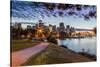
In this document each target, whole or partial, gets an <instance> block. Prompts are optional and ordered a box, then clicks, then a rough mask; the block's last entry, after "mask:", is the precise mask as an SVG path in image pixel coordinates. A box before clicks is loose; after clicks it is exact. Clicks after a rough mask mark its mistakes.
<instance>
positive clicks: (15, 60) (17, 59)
mask: <svg viewBox="0 0 100 67" xmlns="http://www.w3.org/2000/svg"><path fill="white" fill-rule="evenodd" d="M48 44H49V43H40V44H37V45H36V46H34V47H31V48H26V49H23V50H20V51H16V52H13V53H12V66H20V65H21V64H23V63H25V62H26V61H27V60H28V59H29V58H30V57H31V56H33V55H36V54H37V53H39V52H41V51H42V50H44V49H45V48H46V47H47V46H48Z"/></svg>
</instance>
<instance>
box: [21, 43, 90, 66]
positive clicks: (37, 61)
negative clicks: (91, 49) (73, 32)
mask: <svg viewBox="0 0 100 67" xmlns="http://www.w3.org/2000/svg"><path fill="white" fill-rule="evenodd" d="M87 61H92V60H91V59H89V58H87V57H85V56H82V55H80V54H77V53H75V52H73V51H71V50H69V49H66V48H63V47H60V46H57V45H55V44H50V45H48V47H47V48H46V49H45V50H44V51H42V52H41V53H39V54H37V55H35V56H32V57H31V58H30V59H29V60H28V61H27V62H26V63H24V64H22V65H41V64H58V63H72V62H87Z"/></svg>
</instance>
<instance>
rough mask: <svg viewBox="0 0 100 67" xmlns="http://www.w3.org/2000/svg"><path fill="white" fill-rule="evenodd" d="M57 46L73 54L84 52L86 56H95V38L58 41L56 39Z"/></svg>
mask: <svg viewBox="0 0 100 67" xmlns="http://www.w3.org/2000/svg"><path fill="white" fill-rule="evenodd" d="M57 42H58V45H64V46H67V47H68V48H69V49H71V50H73V51H75V52H86V53H88V54H92V55H96V37H88V38H76V39H75V38H74V39H73V38H71V39H64V40H60V39H57Z"/></svg>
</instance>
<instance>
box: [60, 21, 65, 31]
mask: <svg viewBox="0 0 100 67" xmlns="http://www.w3.org/2000/svg"><path fill="white" fill-rule="evenodd" d="M59 29H60V30H59V31H60V32H64V31H65V26H64V23H63V22H61V23H59Z"/></svg>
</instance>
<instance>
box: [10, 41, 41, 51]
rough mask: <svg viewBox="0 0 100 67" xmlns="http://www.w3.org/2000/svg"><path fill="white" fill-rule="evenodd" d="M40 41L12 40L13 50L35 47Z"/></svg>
mask: <svg viewBox="0 0 100 67" xmlns="http://www.w3.org/2000/svg"><path fill="white" fill-rule="evenodd" d="M38 43H39V42H32V41H31V40H12V42H11V49H12V50H11V52H14V51H18V50H22V49H24V48H29V47H33V46H35V45H36V44H38Z"/></svg>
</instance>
